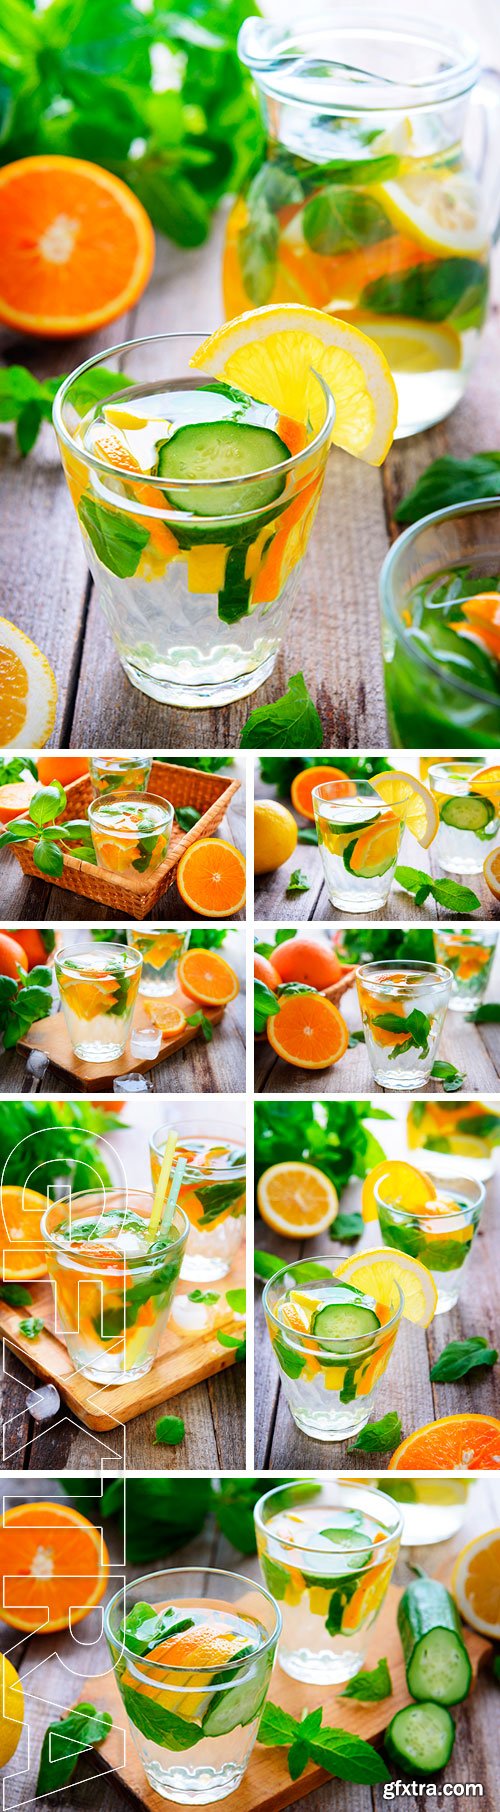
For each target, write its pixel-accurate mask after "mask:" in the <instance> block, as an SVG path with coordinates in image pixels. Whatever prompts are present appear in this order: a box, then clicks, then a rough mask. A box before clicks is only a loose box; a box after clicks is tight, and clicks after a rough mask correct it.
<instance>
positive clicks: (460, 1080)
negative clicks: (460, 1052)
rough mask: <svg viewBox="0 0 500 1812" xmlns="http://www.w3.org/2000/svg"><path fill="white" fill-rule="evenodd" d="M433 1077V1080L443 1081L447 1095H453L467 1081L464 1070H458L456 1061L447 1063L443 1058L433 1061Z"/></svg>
mask: <svg viewBox="0 0 500 1812" xmlns="http://www.w3.org/2000/svg"><path fill="white" fill-rule="evenodd" d="M431 1077H432V1081H433V1082H442V1084H443V1088H444V1092H445V1095H453V1094H454V1093H455V1090H456V1089H460V1088H463V1086H464V1082H465V1075H464V1072H463V1070H457V1069H456V1068H455V1064H454V1063H447V1062H446V1061H445V1059H443V1058H438V1061H437V1063H433V1065H432V1069H431Z"/></svg>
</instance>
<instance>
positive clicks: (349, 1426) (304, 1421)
mask: <svg viewBox="0 0 500 1812" xmlns="http://www.w3.org/2000/svg"><path fill="white" fill-rule="evenodd" d="M288 1407H289V1410H290V1414H291V1415H292V1416H293V1420H294V1422H295V1423H296V1425H297V1428H300V1429H301V1430H302V1434H306V1435H311V1438H312V1440H313V1441H330V1442H333V1441H347V1440H348V1439H349V1436H350V1435H355V1434H359V1430H360V1428H364V1427H365V1423H366V1422H368V1420H369V1416H370V1410H369V1408H368V1407H367V1406H366V1398H365V1399H364V1403H363V1408H362V1409H359V1410H358V1411H357V1413H356V1408H355V1405H354V1404H350V1405H349V1409H345V1410H339V1411H338V1413H337V1415H336V1416H335V1417H334V1416H333V1415H332V1413H331V1411H330V1413H328V1410H325V1411H324V1412H323V1411H321V1410H316V1411H313V1410H309V1411H308V1410H307V1409H304V1410H295V1409H292V1407H291V1404H290V1403H289V1404H288Z"/></svg>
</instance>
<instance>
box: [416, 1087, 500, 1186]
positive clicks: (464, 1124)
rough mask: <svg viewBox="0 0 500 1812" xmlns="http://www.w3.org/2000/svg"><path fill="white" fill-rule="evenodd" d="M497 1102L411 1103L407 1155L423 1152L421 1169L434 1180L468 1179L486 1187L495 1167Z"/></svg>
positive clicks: (499, 1126)
mask: <svg viewBox="0 0 500 1812" xmlns="http://www.w3.org/2000/svg"><path fill="white" fill-rule="evenodd" d="M499 1107H500V1101H499V1100H498V1097H496V1096H494V1095H493V1096H491V1097H490V1098H489V1100H488V1101H480V1100H474V1101H444V1100H438V1099H437V1098H433V1099H432V1100H428V1101H412V1104H411V1107H409V1108H408V1118H407V1138H408V1145H409V1147H410V1150H411V1151H415V1150H422V1151H425V1168H426V1170H427V1171H429V1172H430V1173H432V1175H433V1176H435V1177H446V1176H449V1177H451V1176H453V1177H456V1176H462V1172H463V1168H464V1160H465V1162H466V1164H467V1170H468V1172H469V1175H470V1176H473V1177H475V1178H477V1179H478V1181H479V1182H480V1183H487V1182H488V1181H489V1178H490V1177H492V1176H493V1173H494V1170H495V1169H496V1166H497V1152H498V1147H499V1145H500V1112H499V1111H498V1109H499Z"/></svg>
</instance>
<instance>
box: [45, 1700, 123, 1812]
mask: <svg viewBox="0 0 500 1812" xmlns="http://www.w3.org/2000/svg"><path fill="white" fill-rule="evenodd" d="M112 1723H113V1719H112V1716H111V1712H110V1711H97V1710H96V1707H95V1705H86V1704H82V1705H74V1706H73V1710H72V1711H68V1712H66V1713H65V1715H64V1717H62V1718H59V1719H58V1720H57V1722H56V1723H55V1724H49V1725H48V1728H47V1730H46V1732H45V1736H44V1739H43V1743H42V1750H41V1755H40V1766H39V1770H38V1780H37V1783H36V1794H37V1797H38V1796H39V1797H40V1798H41V1799H44V1798H45V1794H46V1793H54V1792H57V1791H58V1790H59V1791H60V1790H61V1787H67V1786H68V1784H69V1781H70V1780H72V1778H73V1775H74V1772H75V1768H76V1764H77V1761H78V1757H79V1755H83V1754H84V1753H85V1750H86V1749H90V1748H91V1747H92V1748H95V1747H96V1746H98V1745H99V1744H100V1743H104V1741H105V1738H106V1737H107V1736H108V1734H109V1731H110V1730H111V1726H112Z"/></svg>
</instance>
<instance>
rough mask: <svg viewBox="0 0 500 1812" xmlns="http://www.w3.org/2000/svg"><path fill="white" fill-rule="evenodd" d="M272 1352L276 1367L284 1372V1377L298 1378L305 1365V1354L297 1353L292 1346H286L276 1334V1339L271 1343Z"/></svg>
mask: <svg viewBox="0 0 500 1812" xmlns="http://www.w3.org/2000/svg"><path fill="white" fill-rule="evenodd" d="M273 1350H274V1354H275V1357H276V1359H277V1360H278V1365H279V1366H280V1368H281V1371H282V1372H285V1375H286V1377H287V1378H300V1374H301V1372H303V1370H304V1366H305V1363H306V1360H305V1354H304V1353H300V1352H297V1350H296V1348H295V1349H294V1348H293V1347H292V1346H287V1344H286V1341H285V1340H283V1339H282V1336H281V1334H278V1336H277V1339H276V1340H274V1341H273Z"/></svg>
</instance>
